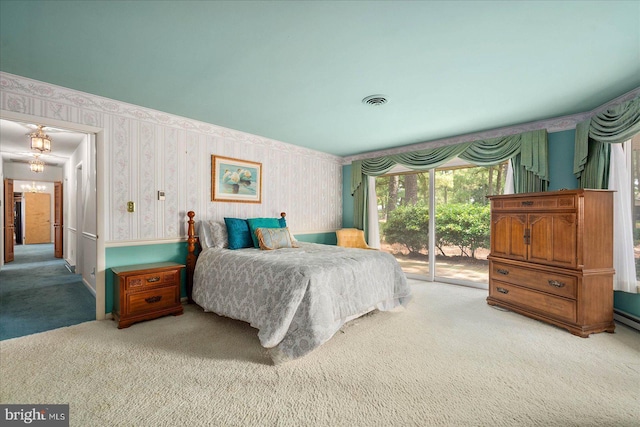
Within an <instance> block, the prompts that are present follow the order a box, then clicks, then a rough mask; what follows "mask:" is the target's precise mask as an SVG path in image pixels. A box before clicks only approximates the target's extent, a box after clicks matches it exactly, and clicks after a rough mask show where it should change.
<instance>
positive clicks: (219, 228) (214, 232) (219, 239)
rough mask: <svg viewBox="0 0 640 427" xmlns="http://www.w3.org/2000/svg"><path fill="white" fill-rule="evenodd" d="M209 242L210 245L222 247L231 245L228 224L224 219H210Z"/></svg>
mask: <svg viewBox="0 0 640 427" xmlns="http://www.w3.org/2000/svg"><path fill="white" fill-rule="evenodd" d="M208 226H209V227H208V228H209V243H210V247H212V248H217V249H222V248H228V247H229V235H228V234H227V226H226V225H225V224H224V222H222V221H209V222H208Z"/></svg>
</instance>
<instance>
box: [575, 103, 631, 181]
mask: <svg viewBox="0 0 640 427" xmlns="http://www.w3.org/2000/svg"><path fill="white" fill-rule="evenodd" d="M638 132H640V97H636V98H634V99H632V100H630V101H627V102H625V103H622V104H620V105H617V106H615V107H612V108H610V109H608V110H606V111H604V112H602V113H599V114H596V115H595V116H593V117H591V118H590V119H588V120H585V121H584V122H582V123H578V126H577V127H576V141H575V154H574V158H573V173H574V175H575V176H576V178H578V179H579V180H580V187H581V188H596V189H605V188H607V187H608V182H609V159H610V156H611V147H609V144H617V143H622V142H624V141H626V140H628V139H631V137H633V136H634V135H635V134H637V133H638Z"/></svg>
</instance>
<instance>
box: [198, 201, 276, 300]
mask: <svg viewBox="0 0 640 427" xmlns="http://www.w3.org/2000/svg"><path fill="white" fill-rule="evenodd" d="M187 216H188V217H189V221H187V262H186V265H187V298H188V301H189V304H191V303H193V299H192V298H191V295H192V292H193V273H194V272H195V270H196V261H197V260H198V255H197V254H196V248H197V247H198V246H200V241H199V239H198V236H196V227H195V225H196V222H195V221H194V220H193V218H194V217H195V216H196V213H195V212H194V211H189V212H187ZM280 216H281V217H282V218H285V217H286V216H287V214H286V213H285V212H280Z"/></svg>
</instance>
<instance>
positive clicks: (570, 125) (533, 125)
mask: <svg viewBox="0 0 640 427" xmlns="http://www.w3.org/2000/svg"><path fill="white" fill-rule="evenodd" d="M638 96H640V87H637V88H635V89H633V90H631V91H629V92H627V93H625V94H624V95H621V96H619V97H617V98H615V99H613V100H611V101H609V102H607V103H606V104H603V105H601V106H599V107H597V108H595V109H593V110H591V111H587V112H584V113H577V114H572V115H569V116H561V117H555V118H551V119H545V120H537V121H535V122H529V123H523V124H519V125H513V126H506V127H501V128H496V129H491V130H487V131H482V132H474V133H468V134H465V135H458V136H453V137H449V138H442V139H436V140H433V141H427V142H419V143H417V144H411V145H403V146H402V147H396V148H390V149H387V150H380V151H371V152H368V153H362V154H356V155H353V156H347V157H344V163H343V165H350V164H351V162H353V161H355V160H363V159H372V158H375V157H382V156H388V155H391V154H400V153H408V152H411V151H418V150H425V149H429V148H439V147H445V146H447V145H455V144H462V143H464V142H470V141H477V140H480V139H489V138H498V137H501V136H508V135H515V134H518V133H524V132H530V131H533V130H539V129H546V130H547V132H549V133H553V132H561V131H564V130H569V129H575V127H576V126H577V124H578V123H580V122H582V121H584V120H586V119H588V118H589V117H592V116H594V115H596V114H599V113H601V112H603V111H606V110H607V109H609V108H611V107H614V106H616V105H619V104H622V103H623V102H627V101H629V100H631V99H633V98H636V97H638Z"/></svg>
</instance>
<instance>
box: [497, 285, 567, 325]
mask: <svg viewBox="0 0 640 427" xmlns="http://www.w3.org/2000/svg"><path fill="white" fill-rule="evenodd" d="M489 296H490V297H492V298H495V299H497V300H501V301H504V302H507V303H511V304H515V305H518V306H520V307H524V308H527V309H529V310H532V311H536V312H538V313H540V314H544V315H546V316H550V317H554V318H556V319H559V320H564V321H567V322H575V321H576V301H574V300H569V299H566V298H561V297H556V296H553V295H549V294H546V293H543V292H537V291H534V290H531V289H526V288H521V287H519V286H514V285H511V284H509V283H504V282H499V281H497V280H492V281H491V283H490V284H489Z"/></svg>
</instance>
